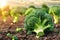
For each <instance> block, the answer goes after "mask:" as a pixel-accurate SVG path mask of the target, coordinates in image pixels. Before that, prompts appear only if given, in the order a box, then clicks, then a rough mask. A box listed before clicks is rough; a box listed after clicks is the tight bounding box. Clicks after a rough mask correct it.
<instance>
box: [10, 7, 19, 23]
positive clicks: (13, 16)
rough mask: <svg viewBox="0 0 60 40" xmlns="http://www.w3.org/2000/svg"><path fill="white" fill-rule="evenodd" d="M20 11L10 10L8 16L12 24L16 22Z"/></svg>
mask: <svg viewBox="0 0 60 40" xmlns="http://www.w3.org/2000/svg"><path fill="white" fill-rule="evenodd" d="M19 13H20V11H19V10H18V9H17V8H12V9H11V11H10V15H11V17H12V18H13V23H15V22H18V19H19Z"/></svg>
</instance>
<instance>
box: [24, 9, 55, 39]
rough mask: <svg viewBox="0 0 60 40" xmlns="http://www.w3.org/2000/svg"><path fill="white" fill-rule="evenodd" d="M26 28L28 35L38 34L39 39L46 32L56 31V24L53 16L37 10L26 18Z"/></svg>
mask: <svg viewBox="0 0 60 40" xmlns="http://www.w3.org/2000/svg"><path fill="white" fill-rule="evenodd" d="M24 27H25V29H26V31H27V34H30V33H32V32H36V33H37V35H36V36H37V38H39V37H41V36H43V35H44V31H46V32H47V31H52V30H53V29H54V22H53V18H52V17H51V15H49V14H48V13H46V12H45V11H43V10H41V9H35V10H34V11H32V12H30V14H29V15H27V16H26V18H25V21H24ZM46 29H47V30H46Z"/></svg>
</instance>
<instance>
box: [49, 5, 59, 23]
mask: <svg viewBox="0 0 60 40" xmlns="http://www.w3.org/2000/svg"><path fill="white" fill-rule="evenodd" d="M49 13H50V14H51V15H52V16H53V18H54V23H55V24H57V23H58V20H59V19H60V6H52V7H51V8H50V9H49Z"/></svg>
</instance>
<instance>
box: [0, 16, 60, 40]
mask: <svg viewBox="0 0 60 40" xmlns="http://www.w3.org/2000/svg"><path fill="white" fill-rule="evenodd" d="M24 18H25V17H24V16H20V17H19V21H18V22H17V23H12V18H11V17H10V16H8V18H7V21H6V22H3V21H2V17H0V40H12V37H8V36H6V34H7V33H11V34H12V35H15V36H17V37H18V39H19V40H60V24H56V25H55V28H54V30H53V32H49V33H46V34H45V35H44V36H42V37H40V38H36V37H35V36H36V35H35V34H34V33H33V34H31V35H27V33H26V30H22V31H21V32H18V33H17V32H16V31H15V30H16V28H17V27H19V28H24V27H23V23H24Z"/></svg>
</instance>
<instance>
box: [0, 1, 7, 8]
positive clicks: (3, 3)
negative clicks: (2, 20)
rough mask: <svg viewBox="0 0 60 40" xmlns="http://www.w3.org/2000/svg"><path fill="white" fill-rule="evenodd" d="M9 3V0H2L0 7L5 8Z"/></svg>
mask: <svg viewBox="0 0 60 40" xmlns="http://www.w3.org/2000/svg"><path fill="white" fill-rule="evenodd" d="M6 5H7V0H0V8H3V7H4V6H6Z"/></svg>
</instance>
